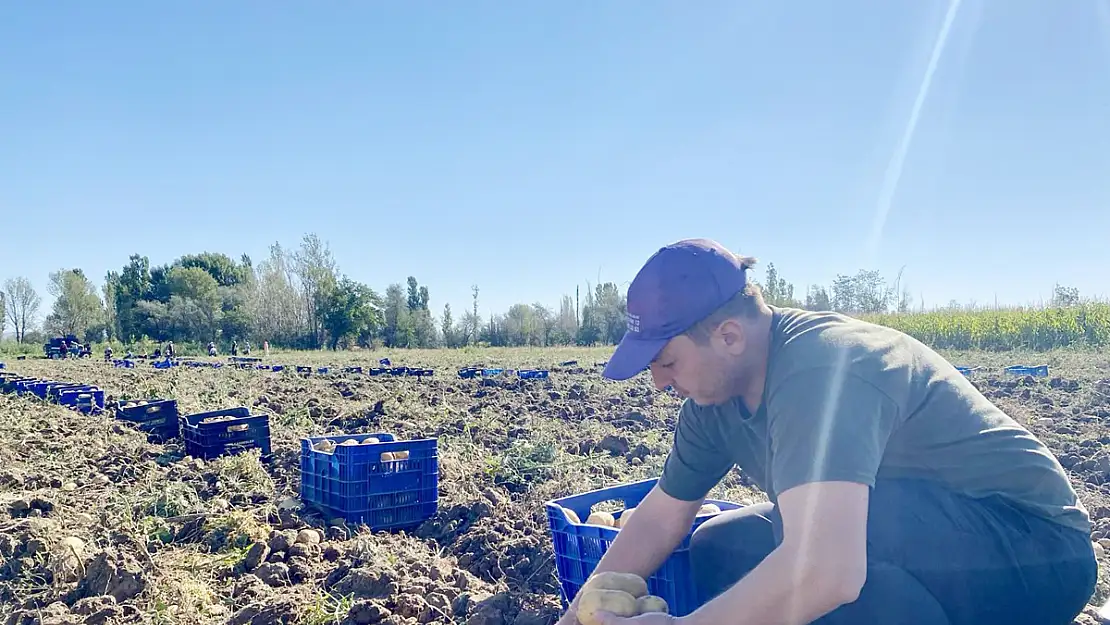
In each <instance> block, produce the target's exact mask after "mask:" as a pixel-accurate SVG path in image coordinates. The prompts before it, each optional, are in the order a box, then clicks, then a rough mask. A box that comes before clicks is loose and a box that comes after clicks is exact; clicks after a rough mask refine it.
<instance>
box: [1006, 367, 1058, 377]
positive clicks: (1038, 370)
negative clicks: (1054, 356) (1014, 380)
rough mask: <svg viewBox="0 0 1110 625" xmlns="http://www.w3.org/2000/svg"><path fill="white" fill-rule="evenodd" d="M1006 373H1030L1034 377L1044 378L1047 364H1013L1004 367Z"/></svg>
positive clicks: (1046, 372)
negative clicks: (1034, 365)
mask: <svg viewBox="0 0 1110 625" xmlns="http://www.w3.org/2000/svg"><path fill="white" fill-rule="evenodd" d="M1006 373H1009V374H1010V375H1031V376H1033V377H1036V378H1044V377H1048V365H1040V366H1037V367H1028V366H1025V365H1014V366H1012V367H1006Z"/></svg>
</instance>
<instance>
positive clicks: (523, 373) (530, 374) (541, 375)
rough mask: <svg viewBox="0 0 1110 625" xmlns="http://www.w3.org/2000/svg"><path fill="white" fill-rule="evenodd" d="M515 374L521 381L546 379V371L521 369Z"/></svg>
mask: <svg viewBox="0 0 1110 625" xmlns="http://www.w3.org/2000/svg"><path fill="white" fill-rule="evenodd" d="M516 374H517V376H518V377H520V378H521V379H522V380H543V379H546V378H547V370H546V369H521V370H519V371H517V372H516Z"/></svg>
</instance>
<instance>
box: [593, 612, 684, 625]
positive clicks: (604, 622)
mask: <svg viewBox="0 0 1110 625" xmlns="http://www.w3.org/2000/svg"><path fill="white" fill-rule="evenodd" d="M597 616H598V617H599V618H600V619H601V625H678V624H679V623H682V619H681V618H679V617H677V616H671V615H670V614H663V613H662V612H649V613H648V614H641V615H640V616H629V617H620V616H617V615H616V614H613V613H612V612H598V613H597Z"/></svg>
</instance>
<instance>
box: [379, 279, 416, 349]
mask: <svg viewBox="0 0 1110 625" xmlns="http://www.w3.org/2000/svg"><path fill="white" fill-rule="evenodd" d="M384 317H385V325H384V327H383V328H382V340H383V341H384V342H385V345H386V347H412V346H413V343H414V339H415V335H414V332H413V327H412V315H411V313H410V312H409V307H408V300H406V298H405V293H404V291H402V290H401V285H400V284H391V285H389V286H388V287H387V288H386V290H385V305H384Z"/></svg>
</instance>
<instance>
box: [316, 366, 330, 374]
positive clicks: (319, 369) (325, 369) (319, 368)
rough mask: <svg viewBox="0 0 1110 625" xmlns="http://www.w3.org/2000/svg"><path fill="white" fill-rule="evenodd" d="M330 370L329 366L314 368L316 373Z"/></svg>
mask: <svg viewBox="0 0 1110 625" xmlns="http://www.w3.org/2000/svg"><path fill="white" fill-rule="evenodd" d="M330 370H331V369H330V368H329V367H318V368H317V369H316V373H327V372H328V371H330Z"/></svg>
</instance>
